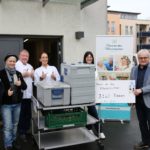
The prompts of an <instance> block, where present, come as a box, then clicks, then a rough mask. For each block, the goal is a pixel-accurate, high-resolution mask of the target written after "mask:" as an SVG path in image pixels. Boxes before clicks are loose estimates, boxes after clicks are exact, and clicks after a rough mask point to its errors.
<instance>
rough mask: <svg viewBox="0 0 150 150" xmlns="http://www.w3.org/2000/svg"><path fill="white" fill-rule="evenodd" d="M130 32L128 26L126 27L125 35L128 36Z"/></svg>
mask: <svg viewBox="0 0 150 150" xmlns="http://www.w3.org/2000/svg"><path fill="white" fill-rule="evenodd" d="M128 34H129V32H128V26H125V35H128Z"/></svg>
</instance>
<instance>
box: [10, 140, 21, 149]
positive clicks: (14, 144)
mask: <svg viewBox="0 0 150 150" xmlns="http://www.w3.org/2000/svg"><path fill="white" fill-rule="evenodd" d="M12 145H13V149H14V150H21V145H20V143H19V142H18V140H15V141H13V143H12Z"/></svg>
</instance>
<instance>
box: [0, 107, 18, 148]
mask: <svg viewBox="0 0 150 150" xmlns="http://www.w3.org/2000/svg"><path fill="white" fill-rule="evenodd" d="M1 112H2V120H3V132H4V146H5V148H6V147H8V146H12V142H13V141H14V140H15V139H16V133H17V126H18V122H19V115H20V104H12V105H2V106H1Z"/></svg>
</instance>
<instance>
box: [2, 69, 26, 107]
mask: <svg viewBox="0 0 150 150" xmlns="http://www.w3.org/2000/svg"><path fill="white" fill-rule="evenodd" d="M16 74H17V77H18V78H20V80H21V86H19V87H17V92H16V93H17V96H16V99H15V100H14V99H13V96H8V90H9V89H10V87H11V86H10V82H9V79H8V77H7V73H6V71H5V69H3V70H1V71H0V79H1V81H2V83H3V86H4V93H3V95H2V100H1V101H2V102H1V103H2V105H3V104H7V105H10V104H17V103H20V102H21V100H22V96H23V93H22V90H25V89H26V88H27V85H26V83H25V81H24V79H23V77H22V75H21V73H20V72H18V71H16Z"/></svg>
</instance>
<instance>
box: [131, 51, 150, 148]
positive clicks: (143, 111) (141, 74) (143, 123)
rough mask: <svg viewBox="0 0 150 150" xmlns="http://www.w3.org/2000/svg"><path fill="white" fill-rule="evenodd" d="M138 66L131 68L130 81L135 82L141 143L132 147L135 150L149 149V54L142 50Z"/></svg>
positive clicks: (139, 53)
mask: <svg viewBox="0 0 150 150" xmlns="http://www.w3.org/2000/svg"><path fill="white" fill-rule="evenodd" d="M137 56H138V61H139V65H137V66H135V67H133V68H132V71H131V80H135V82H136V88H135V90H134V91H133V92H134V94H135V96H136V104H135V106H136V112H137V117H138V121H139V127H140V131H141V138H142V141H141V142H139V143H138V144H136V145H134V148H135V149H145V148H149V147H150V63H149V61H150V53H149V51H148V50H145V49H142V50H140V51H139V52H138V54H137Z"/></svg>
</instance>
